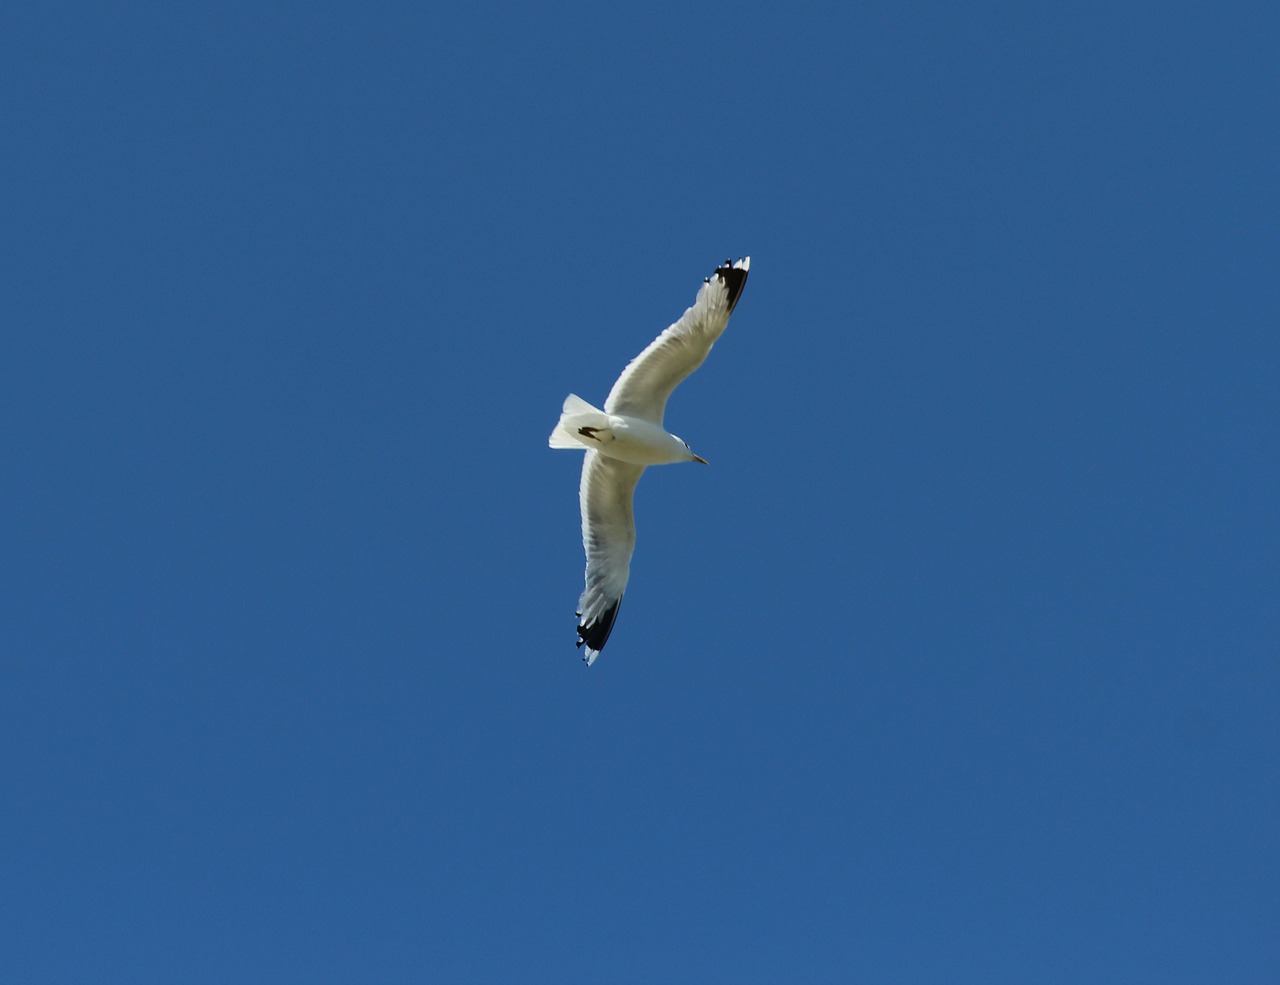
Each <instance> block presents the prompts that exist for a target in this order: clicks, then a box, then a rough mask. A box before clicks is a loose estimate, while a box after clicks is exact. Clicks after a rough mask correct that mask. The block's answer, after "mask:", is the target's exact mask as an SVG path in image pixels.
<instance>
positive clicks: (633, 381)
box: [604, 257, 751, 425]
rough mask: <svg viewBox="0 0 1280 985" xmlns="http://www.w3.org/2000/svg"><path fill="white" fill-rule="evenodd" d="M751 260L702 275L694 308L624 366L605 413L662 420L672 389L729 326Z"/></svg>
mask: <svg viewBox="0 0 1280 985" xmlns="http://www.w3.org/2000/svg"><path fill="white" fill-rule="evenodd" d="M750 267H751V258H750V257H744V258H743V259H741V260H739V261H738V262H737V263H730V262H729V261H728V260H726V261H725V262H724V265H723V266H720V267H717V268H716V271H715V273H714V274H712V275H711V276H710V277H708V278H707V279H706V281H705V282H704V283H703V285H702V287H701V289H700V290H699V291H698V296H697V298H695V299H694V302H693V306H692V307H691V308H689V309H688V310H687V311H685V313H684V314H683V315H681V316H680V320H679V321H678V322H676V323H675V324H674V325H672V326H671V327H670V328H668V329H667V330H666V331H665V332H663V333H662V334H661V335H659V336H658V337H657V338H656V339H654V340H653V341H652V342H651V343H649V346H648V347H647V348H646V349H645V350H644V352H642V353H640V355H638V356H636V357H635V359H633V360H631V362H630V363H628V364H627V368H626V369H624V370H623V371H622V375H621V376H619V377H618V381H617V382H616V383H614V385H613V389H612V390H610V391H609V399H607V400H606V401H605V402H604V409H605V412H606V413H608V414H621V415H624V416H626V417H640V418H643V419H644V420H647V421H653V422H654V423H655V424H658V425H661V424H662V415H663V411H665V409H666V406H667V398H668V397H670V396H671V391H672V390H674V389H675V388H676V385H677V384H678V383H679V382H680V381H681V380H683V379H684V378H685V377H686V376H688V375H689V374H690V373H692V372H693V371H694V370H695V369H697V368H698V367H699V366H701V365H702V361H703V360H704V359H706V358H707V353H708V352H710V351H711V346H712V345H714V344H715V341H716V339H718V338H720V333H721V332H723V331H724V329H725V326H726V325H728V324H729V315H730V314H731V313H732V312H733V306H734V305H735V304H737V303H738V298H739V297H740V296H741V294H742V288H743V286H744V285H745V284H746V283H747V271H748V269H749V268H750Z"/></svg>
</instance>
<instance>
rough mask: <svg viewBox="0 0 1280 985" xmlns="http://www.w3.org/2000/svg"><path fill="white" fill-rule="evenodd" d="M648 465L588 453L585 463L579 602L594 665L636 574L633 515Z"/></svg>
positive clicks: (581, 634) (584, 642)
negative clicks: (583, 555)
mask: <svg viewBox="0 0 1280 985" xmlns="http://www.w3.org/2000/svg"><path fill="white" fill-rule="evenodd" d="M643 471H644V466H643V465H632V464H631V463H629V462H620V461H618V460H617V459H615V458H606V457H605V456H604V455H601V454H600V453H599V452H598V451H588V452H587V455H586V459H585V460H584V461H583V463H582V485H581V486H580V487H579V489H578V498H579V499H580V500H581V503H582V546H583V548H584V549H585V550H586V552H587V585H586V588H585V589H584V590H583V592H582V597H581V598H580V599H579V600H578V616H579V618H580V622H579V624H578V646H585V647H586V654H585V657H584V659H585V660H586V661H587V665H588V666H590V665H591V664H592V663H594V662H595V659H596V657H598V656H599V655H600V651H601V650H602V649H604V644H605V641H606V640H608V639H609V633H611V632H612V631H613V623H614V621H615V620H616V619H617V618H618V606H620V605H621V604H622V593H623V592H624V591H626V588H627V578H628V577H629V576H630V574H631V552H632V551H633V550H634V549H635V546H636V524H635V519H634V516H633V514H632V511H631V504H632V501H633V498H634V496H635V491H636V483H637V482H639V481H640V473H642V472H643Z"/></svg>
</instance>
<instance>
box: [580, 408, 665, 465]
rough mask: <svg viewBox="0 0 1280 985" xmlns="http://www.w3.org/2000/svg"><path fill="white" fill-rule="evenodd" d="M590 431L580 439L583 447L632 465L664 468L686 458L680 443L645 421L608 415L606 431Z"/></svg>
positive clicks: (656, 426)
mask: <svg viewBox="0 0 1280 985" xmlns="http://www.w3.org/2000/svg"><path fill="white" fill-rule="evenodd" d="M591 430H593V431H594V433H593V434H590V435H583V436H582V437H584V438H586V439H587V440H586V441H584V442H583V444H586V445H589V446H590V447H592V448H595V449H596V450H597V451H598V452H600V454H602V455H604V456H606V457H608V458H616V459H618V460H619V461H623V462H630V463H631V464H633V465H667V464H670V463H671V462H680V461H684V460H685V459H687V458H688V457H689V450H688V449H687V448H686V447H685V446H684V442H683V441H681V440H680V439H679V438H677V437H675V436H673V435H670V434H668V433H667V432H666V431H664V430H663V429H662V428H661V427H659V426H658V425H656V424H651V423H650V422H648V421H641V420H638V419H636V418H629V417H620V416H618V415H615V414H610V415H609V426H608V427H606V428H598V429H591Z"/></svg>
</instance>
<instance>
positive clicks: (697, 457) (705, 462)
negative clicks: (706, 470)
mask: <svg viewBox="0 0 1280 985" xmlns="http://www.w3.org/2000/svg"><path fill="white" fill-rule="evenodd" d="M693 460H694V461H695V462H701V463H702V464H703V465H710V464H711V463H710V462H708V461H707V460H706V459H705V458H703V457H702V456H701V455H694V456H693Z"/></svg>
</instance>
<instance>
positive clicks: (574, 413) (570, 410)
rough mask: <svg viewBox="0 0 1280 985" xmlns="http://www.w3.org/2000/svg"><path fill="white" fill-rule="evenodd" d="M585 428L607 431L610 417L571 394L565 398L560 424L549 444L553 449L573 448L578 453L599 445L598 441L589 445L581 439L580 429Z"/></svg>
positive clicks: (548, 440)
mask: <svg viewBox="0 0 1280 985" xmlns="http://www.w3.org/2000/svg"><path fill="white" fill-rule="evenodd" d="M583 427H586V428H594V429H595V430H597V431H602V430H605V429H607V428H608V427H609V415H608V414H606V413H605V412H604V411H602V410H599V409H597V408H595V407H592V406H591V405H590V404H589V403H587V402H586V401H585V400H583V399H582V398H581V397H579V396H578V395H577V394H574V393H571V394H569V396H567V397H565V398H564V406H563V407H562V408H561V414H560V423H558V424H557V425H556V428H555V430H554V431H552V432H551V437H550V438H548V439H547V444H548V445H550V446H551V447H552V448H573V449H576V450H578V451H581V450H582V449H583V448H591V447H594V446H595V445H596V444H598V443H599V442H598V441H596V442H590V443H589V442H588V441H587V440H586V439H584V438H581V437H579V435H578V429H579V428H583Z"/></svg>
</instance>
